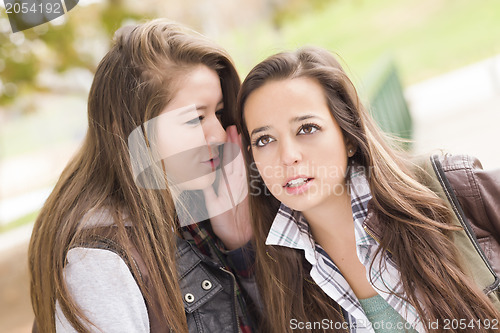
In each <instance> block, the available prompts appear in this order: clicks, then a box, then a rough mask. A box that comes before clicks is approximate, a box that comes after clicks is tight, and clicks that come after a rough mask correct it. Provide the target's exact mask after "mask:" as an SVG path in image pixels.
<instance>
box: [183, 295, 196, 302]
mask: <svg viewBox="0 0 500 333" xmlns="http://www.w3.org/2000/svg"><path fill="white" fill-rule="evenodd" d="M184 299H185V300H186V302H188V303H193V302H194V295H193V294H191V293H187V294H186V295H184Z"/></svg>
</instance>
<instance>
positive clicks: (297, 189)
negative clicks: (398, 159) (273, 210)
mask: <svg viewBox="0 0 500 333" xmlns="http://www.w3.org/2000/svg"><path fill="white" fill-rule="evenodd" d="M244 118H245V122H246V124H247V128H248V133H249V135H250V142H251V147H250V149H251V152H252V155H253V158H254V160H255V163H256V166H257V168H258V170H259V173H260V175H261V177H262V179H263V180H264V182H265V184H266V186H267V188H268V189H269V190H270V192H271V193H272V194H273V195H274V196H275V197H276V198H277V199H278V200H280V201H281V202H283V203H284V204H285V205H287V206H288V207H290V208H292V209H295V210H298V211H308V210H310V209H314V208H315V207H318V206H319V205H322V204H324V203H326V202H328V201H329V200H332V199H335V197H336V196H339V195H342V194H346V192H345V191H346V185H345V172H346V168H347V153H346V145H345V142H344V137H343V134H342V131H341V129H340V127H339V126H338V124H337V122H336V121H335V120H334V119H333V117H332V115H331V113H330V110H329V108H328V106H327V103H326V98H325V96H324V92H323V89H322V88H321V86H320V85H319V83H318V82H317V81H315V80H313V79H309V78H294V79H286V80H279V81H269V82H267V83H265V84H264V85H263V86H261V87H259V88H258V89H256V90H255V91H253V92H252V93H251V94H250V95H249V97H248V98H247V100H246V103H245V105H244Z"/></svg>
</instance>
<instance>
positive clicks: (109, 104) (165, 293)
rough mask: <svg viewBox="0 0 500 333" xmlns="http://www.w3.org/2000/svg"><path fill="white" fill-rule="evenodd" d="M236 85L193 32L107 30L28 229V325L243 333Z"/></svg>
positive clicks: (213, 48)
mask: <svg viewBox="0 0 500 333" xmlns="http://www.w3.org/2000/svg"><path fill="white" fill-rule="evenodd" d="M239 86H240V81H239V77H238V74H237V72H236V70H235V68H234V66H233V63H232V61H231V59H230V57H229V56H228V54H227V53H226V52H225V51H224V50H222V49H221V48H220V47H218V46H217V45H215V44H214V43H213V42H211V41H209V40H208V39H206V38H204V37H203V36H201V35H199V34H197V33H195V32H194V31H191V30H189V29H187V28H184V27H182V26H180V25H177V24H174V23H171V22H168V21H166V20H154V21H151V22H147V23H144V24H140V25H137V26H129V27H125V28H122V29H120V30H119V31H117V33H116V35H115V41H114V45H113V46H112V48H111V50H110V51H109V52H108V53H107V54H106V56H105V57H104V58H103V59H102V61H101V62H100V64H99V66H98V68H97V71H96V74H95V77H94V81H93V84H92V87H91V90H90V94H89V100H88V121H89V128H88V132H87V135H86V137H85V140H84V142H83V145H82V147H81V148H80V150H79V151H78V152H77V154H76V155H75V156H74V158H73V159H72V160H71V161H70V162H69V164H68V166H67V167H66V169H65V170H64V172H63V173H62V175H61V177H60V179H59V181H58V182H57V184H56V186H55V188H54V190H53V192H52V194H51V195H50V197H49V198H48V200H47V202H46V203H45V205H44V207H43V208H42V211H41V212H40V215H39V217H38V219H37V221H36V223H35V226H34V230H33V235H32V238H31V242H30V247H29V264H30V272H31V297H32V303H33V308H34V313H35V317H36V320H35V323H36V324H35V328H37V329H38V330H39V331H40V332H54V331H57V332H76V331H78V332H170V331H174V332H188V331H189V332H250V331H251V324H252V323H251V319H250V315H249V309H248V306H247V305H248V304H247V303H246V302H247V301H248V300H249V298H248V297H251V296H252V295H255V292H253V290H254V289H252V288H253V286H254V284H253V282H252V278H251V276H250V275H249V274H248V272H247V271H246V269H247V268H248V264H249V261H248V260H250V259H249V258H248V256H247V254H246V253H245V252H244V250H245V247H244V246H245V244H247V243H248V241H249V240H250V238H251V236H252V230H251V227H250V222H249V212H248V205H247V200H246V199H245V198H246V194H247V192H246V188H247V186H246V182H245V170H244V165H243V159H242V157H241V154H239V156H238V151H239V150H238V149H237V148H238V143H239V139H238V135H237V133H236V128H235V126H230V125H231V124H232V123H233V120H232V115H231V110H234V109H235V106H236V96H237V92H238V89H239ZM189 192H191V193H194V194H192V195H190V196H188V197H189V200H183V197H185V193H189ZM193 198H195V199H196V200H198V201H196V200H195V201H193ZM181 211H182V212H183V214H182V216H181V215H179V212H181ZM241 287H244V288H241Z"/></svg>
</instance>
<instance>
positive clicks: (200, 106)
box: [196, 99, 224, 110]
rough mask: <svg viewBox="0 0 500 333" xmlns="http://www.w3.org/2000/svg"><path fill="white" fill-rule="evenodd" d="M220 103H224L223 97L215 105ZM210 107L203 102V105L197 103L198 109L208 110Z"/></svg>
mask: <svg viewBox="0 0 500 333" xmlns="http://www.w3.org/2000/svg"><path fill="white" fill-rule="evenodd" d="M220 104H224V101H223V100H222V99H221V100H220V101H219V102H218V103H217V104H216V105H215V106H216V107H217V106H219V105H220ZM206 109H208V106H207V105H205V104H203V105H196V110H206Z"/></svg>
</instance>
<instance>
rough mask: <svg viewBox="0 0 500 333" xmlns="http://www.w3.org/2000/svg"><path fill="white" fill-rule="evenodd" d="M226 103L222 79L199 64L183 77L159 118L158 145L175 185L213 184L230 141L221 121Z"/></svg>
mask: <svg viewBox="0 0 500 333" xmlns="http://www.w3.org/2000/svg"><path fill="white" fill-rule="evenodd" d="M223 108H224V104H223V99H222V90H221V85H220V79H219V76H218V75H217V73H216V72H215V71H214V70H212V69H210V68H208V67H207V66H205V65H199V66H197V67H195V68H194V69H193V70H191V71H190V72H189V73H188V74H187V75H186V76H185V77H183V78H182V79H181V82H180V83H179V86H178V88H177V93H176V94H175V95H174V98H173V99H172V100H171V101H170V102H169V103H168V105H167V106H166V107H165V109H163V111H162V112H161V114H160V115H159V116H158V117H157V118H155V121H156V123H155V129H156V131H157V136H156V138H157V141H156V144H157V149H158V151H159V153H160V158H161V159H162V160H163V163H164V168H165V172H166V174H167V177H168V179H169V182H170V184H171V185H175V186H177V187H178V188H179V189H180V190H199V189H204V188H207V187H208V186H210V185H211V184H213V182H214V181H215V177H216V175H215V170H216V168H217V167H218V165H219V164H220V159H219V149H218V146H219V145H221V144H223V143H224V142H225V141H226V132H225V131H224V128H223V127H222V125H221V123H220V115H221V112H223Z"/></svg>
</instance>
